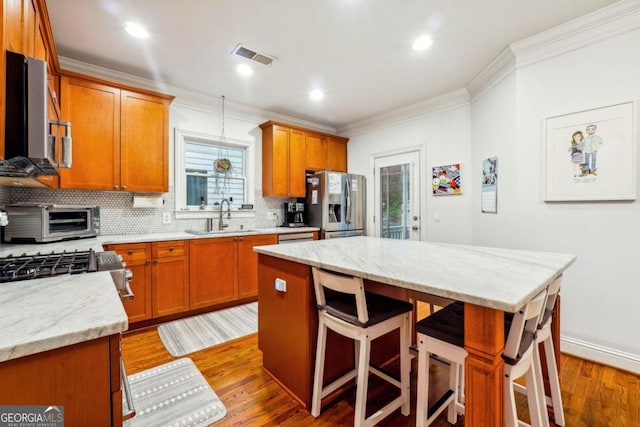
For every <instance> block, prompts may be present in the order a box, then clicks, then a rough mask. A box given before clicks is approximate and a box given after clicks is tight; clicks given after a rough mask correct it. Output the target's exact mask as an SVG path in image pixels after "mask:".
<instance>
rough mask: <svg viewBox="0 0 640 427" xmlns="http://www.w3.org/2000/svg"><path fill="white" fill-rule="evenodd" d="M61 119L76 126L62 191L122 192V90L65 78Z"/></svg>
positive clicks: (62, 80) (61, 180) (63, 173)
mask: <svg viewBox="0 0 640 427" xmlns="http://www.w3.org/2000/svg"><path fill="white" fill-rule="evenodd" d="M61 92H62V93H61V103H62V119H63V120H65V121H70V122H71V123H72V126H73V134H72V136H73V159H72V162H73V164H72V167H71V169H61V170H60V187H61V188H77V189H85V190H118V189H119V188H120V90H119V89H116V88H113V87H110V86H106V85H102V84H98V83H94V82H90V81H86V80H83V79H79V78H75V77H68V76H63V77H62V79H61Z"/></svg>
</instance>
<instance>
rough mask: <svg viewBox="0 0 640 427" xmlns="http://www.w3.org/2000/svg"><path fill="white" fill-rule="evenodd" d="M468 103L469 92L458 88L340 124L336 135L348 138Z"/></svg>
mask: <svg viewBox="0 0 640 427" xmlns="http://www.w3.org/2000/svg"><path fill="white" fill-rule="evenodd" d="M468 103H469V92H468V91H467V89H465V88H460V89H456V90H453V91H451V92H448V93H445V94H443V95H439V96H434V97H431V98H428V99H425V100H423V101H419V102H416V103H414V104H410V105H406V106H403V107H400V108H396V109H394V110H392V111H388V112H386V113H382V114H378V115H375V116H371V117H368V118H366V119H363V120H360V121H357V122H355V123H351V124H348V125H346V126H342V127H340V128H338V135H343V136H346V137H349V138H350V137H353V136H355V135H359V134H363V133H367V132H372V131H374V130H377V129H381V128H385V127H389V126H392V125H396V124H399V123H402V122H406V121H408V120H413V119H415V118H417V117H420V116H425V115H428V114H432V113H436V112H441V111H445V110H450V109H453V108H457V107H460V106H462V105H466V104H468Z"/></svg>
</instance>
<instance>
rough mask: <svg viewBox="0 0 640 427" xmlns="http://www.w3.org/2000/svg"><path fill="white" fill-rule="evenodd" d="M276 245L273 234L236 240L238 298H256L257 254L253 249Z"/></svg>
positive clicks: (276, 241)
mask: <svg viewBox="0 0 640 427" xmlns="http://www.w3.org/2000/svg"><path fill="white" fill-rule="evenodd" d="M277 243H278V236H277V235H275V234H265V235H259V236H245V237H239V238H238V298H249V297H257V296H258V253H257V252H254V251H253V247H254V246H262V245H275V244H277Z"/></svg>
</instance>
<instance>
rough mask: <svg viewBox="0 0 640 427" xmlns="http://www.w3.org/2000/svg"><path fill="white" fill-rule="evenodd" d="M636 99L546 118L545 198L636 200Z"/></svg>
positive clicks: (553, 199) (564, 199)
mask: <svg viewBox="0 0 640 427" xmlns="http://www.w3.org/2000/svg"><path fill="white" fill-rule="evenodd" d="M633 118H634V113H633V102H627V103H624V104H617V105H610V106H607V107H602V108H596V109H593V110H586V111H580V112H577V113H572V114H565V115H562V116H556V117H550V118H548V119H546V121H545V133H546V141H545V159H544V161H545V168H544V170H545V172H544V173H545V176H544V178H545V183H544V200H545V201H548V202H552V201H574V200H575V201H578V200H634V199H635V198H636V178H635V143H634V135H633Z"/></svg>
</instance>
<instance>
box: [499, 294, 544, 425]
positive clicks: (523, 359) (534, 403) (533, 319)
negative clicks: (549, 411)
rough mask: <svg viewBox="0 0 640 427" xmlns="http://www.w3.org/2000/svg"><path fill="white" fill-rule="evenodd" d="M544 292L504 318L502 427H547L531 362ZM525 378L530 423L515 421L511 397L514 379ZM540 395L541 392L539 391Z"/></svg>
mask: <svg viewBox="0 0 640 427" xmlns="http://www.w3.org/2000/svg"><path fill="white" fill-rule="evenodd" d="M546 296H547V291H546V290H544V291H542V292H540V293H539V294H538V295H536V296H535V297H534V298H533V299H532V300H531V301H529V302H528V303H527V305H525V306H524V307H523V308H521V309H520V310H519V311H517V312H516V313H514V315H513V318H512V319H511V321H509V320H507V319H506V318H505V330H506V329H507V327H508V330H509V335H508V336H507V342H506V343H505V348H504V352H503V354H502V358H503V359H504V361H505V365H504V376H505V378H504V425H505V426H506V427H517V426H533V427H538V426H542V427H547V426H548V425H549V419H548V417H547V416H546V410H545V411H544V415H543V410H542V409H543V408H544V409H546V405H543V404H542V402H541V401H540V388H539V387H543V384H541V383H539V378H540V375H539V373H538V372H537V365H536V364H535V363H534V348H535V341H536V338H535V337H536V331H537V329H538V323H539V322H540V316H541V312H542V311H541V310H542V307H543V306H544V304H545V302H546ZM523 376H524V377H525V381H526V384H527V404H528V407H529V416H530V417H531V424H527V423H525V422H523V421H521V420H519V419H518V413H517V408H516V399H515V394H514V385H515V384H516V383H515V380H517V379H518V378H521V377H523ZM542 393H544V392H542Z"/></svg>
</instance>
